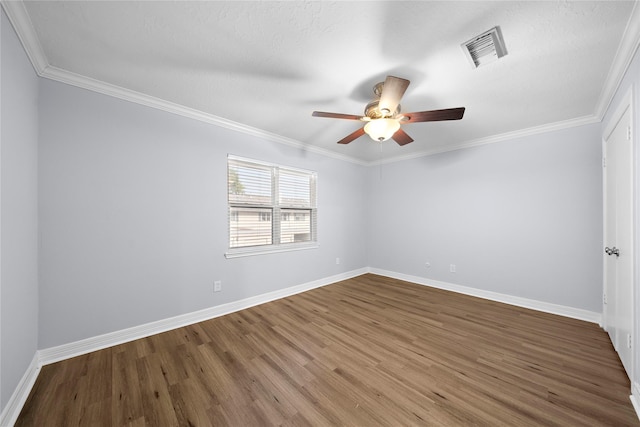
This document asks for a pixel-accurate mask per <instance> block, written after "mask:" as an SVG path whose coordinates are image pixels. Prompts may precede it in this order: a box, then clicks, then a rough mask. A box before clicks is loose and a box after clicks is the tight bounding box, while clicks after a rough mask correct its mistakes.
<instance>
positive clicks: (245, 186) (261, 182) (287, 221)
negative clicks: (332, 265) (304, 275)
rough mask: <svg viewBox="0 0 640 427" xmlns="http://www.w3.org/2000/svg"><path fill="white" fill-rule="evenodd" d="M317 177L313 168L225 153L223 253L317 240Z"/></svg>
mask: <svg viewBox="0 0 640 427" xmlns="http://www.w3.org/2000/svg"><path fill="white" fill-rule="evenodd" d="M316 179H317V175H316V173H315V172H311V171H305V170H300V169H294V168H288V167H285V166H278V165H273V164H268V163H264V162H259V161H256V160H250V159H244V158H240V157H235V156H229V157H228V161H227V182H228V204H229V252H227V256H234V255H237V256H239V255H244V254H253V253H257V252H270V251H274V250H291V249H298V248H307V247H309V245H310V244H313V243H315V242H316V240H317V231H316V227H317V207H316Z"/></svg>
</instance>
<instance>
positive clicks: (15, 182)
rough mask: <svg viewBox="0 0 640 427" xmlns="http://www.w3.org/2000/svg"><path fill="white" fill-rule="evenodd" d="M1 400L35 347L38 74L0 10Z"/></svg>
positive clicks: (9, 389)
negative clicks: (0, 94)
mask: <svg viewBox="0 0 640 427" xmlns="http://www.w3.org/2000/svg"><path fill="white" fill-rule="evenodd" d="M0 15H1V16H0V38H1V44H0V93H2V96H1V101H0V102H1V105H0V304H1V308H0V382H1V383H2V384H1V387H0V403H1V406H0V407H1V408H2V409H4V407H5V406H6V404H7V402H8V400H9V398H10V397H11V395H12V394H13V391H14V389H15V388H16V386H17V385H18V382H19V381H20V379H21V378H22V376H23V375H24V373H25V371H26V370H27V367H28V366H29V364H30V362H31V360H32V359H33V357H34V355H35V351H36V350H37V348H38V347H37V344H38V342H37V339H38V329H37V328H38V217H37V214H38V210H37V201H38V199H37V191H38V189H37V173H38V154H37V148H38V145H37V143H38V106H37V105H38V104H37V103H38V79H37V77H36V74H35V72H34V70H33V67H32V66H31V63H30V62H29V60H28V58H27V56H26V54H25V52H24V50H23V49H22V45H21V44H20V42H19V41H18V38H17V36H16V34H15V32H14V31H13V28H12V27H11V24H10V23H9V21H8V19H7V17H6V16H5V14H4V11H2V12H0Z"/></svg>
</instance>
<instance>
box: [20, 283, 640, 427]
mask: <svg viewBox="0 0 640 427" xmlns="http://www.w3.org/2000/svg"><path fill="white" fill-rule="evenodd" d="M629 394H630V384H629V380H628V378H627V377H626V375H625V373H624V370H623V368H622V365H621V363H620V360H619V358H618V356H617V354H616V353H615V351H614V349H613V347H612V345H611V343H610V341H609V339H608V337H607V334H606V333H605V332H604V331H603V330H602V329H600V328H599V327H598V326H597V325H595V324H592V323H588V322H583V321H579V320H574V319H568V318H564V317H560V316H555V315H551V314H546V313H541V312H536V311H532V310H527V309H523V308H519V307H513V306H509V305H506V304H501V303H497V302H493V301H487V300H482V299H478V298H474V297H470V296H466V295H460V294H455V293H452V292H447V291H444V290H440V289H432V288H428V287H424V286H419V285H415V284H411V283H407V282H402V281H399V280H394V279H389V278H384V277H381V276H375V275H371V274H366V275H362V276H359V277H356V278H354V279H350V280H346V281H343V282H339V283H335V284H332V285H329V286H325V287H322V288H318V289H314V290H311V291H308V292H305V293H302V294H298V295H294V296H291V297H288V298H284V299H281V300H278V301H273V302H270V303H267V304H262V305H260V306H256V307H252V308H249V309H247V310H243V311H241V312H237V313H232V314H229V315H227V316H223V317H219V318H216V319H212V320H209V321H206V322H201V323H198V324H195V325H190V326H186V327H183V328H177V329H175V330H172V331H168V332H165V333H162V334H158V335H154V336H152V337H147V338H144V339H140V340H136V341H132V342H129V343H125V344H120V345H117V346H114V347H112V348H109V349H105V350H101V351H97V352H94V353H91V354H88V355H83V356H79V357H75V358H73V359H69V360H65V361H61V362H58V363H55V364H52V365H48V366H44V367H43V368H42V370H41V372H40V375H39V377H38V379H37V381H36V383H35V385H34V387H33V389H32V391H31V394H30V395H29V397H28V399H27V402H26V403H25V406H24V408H23V410H22V412H21V414H20V417H19V418H18V421H17V423H16V426H61V425H92V426H142V425H169V426H170V425H180V426H183V425H184V426H206V425H216V426H218V425H221V426H223V425H231V426H235V425H243V426H252V425H255V426H258V425H259V426H263V425H281V426H305V425H310V426H311V425H382V426H384V425H389V426H394V425H415V424H426V425H481V426H483V425H486V426H495V425H525V426H526V425H587V426H589V425H593V426H596V425H619V426H625V425H626V426H640V422H639V421H638V418H637V417H636V414H635V412H634V410H633V407H632V405H631V403H630V401H629Z"/></svg>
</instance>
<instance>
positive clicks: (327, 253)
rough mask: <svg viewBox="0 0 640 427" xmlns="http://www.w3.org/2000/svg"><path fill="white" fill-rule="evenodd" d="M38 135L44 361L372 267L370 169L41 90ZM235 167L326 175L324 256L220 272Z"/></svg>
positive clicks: (75, 94)
mask: <svg viewBox="0 0 640 427" xmlns="http://www.w3.org/2000/svg"><path fill="white" fill-rule="evenodd" d="M40 127H41V132H40V176H39V185H40V196H39V202H40V235H41V248H40V277H41V284H40V292H41V294H40V323H39V325H40V328H39V337H40V339H39V346H40V348H48V347H51V346H56V345H60V344H64V343H68V342H72V341H76V340H80V339H83V338H88V337H93V336H96V335H99V334H104V333H107V332H112V331H117V330H121V329H123V328H128V327H132V326H137V325H140V324H143V323H146V322H152V321H156V320H161V319H165V318H168V317H171V316H175V315H179V314H184V313H189V312H193V311H195V310H199V309H203V308H207V307H211V306H215V305H219V304H222V303H226V302H231V301H236V300H239V299H242V298H247V297H250V296H255V295H259V294H262V293H266V292H270V291H275V290H279V289H282V288H286V287H289V286H294V285H299V284H303V283H306V282H310V281H313V280H317V279H322V278H325V277H328V276H332V275H335V274H339V273H342V272H346V271H351V270H354V269H359V268H363V267H366V266H367V256H366V236H367V230H366V225H365V223H364V222H363V221H362V218H365V217H366V215H367V211H366V207H367V206H366V198H365V189H366V177H367V176H366V168H364V167H362V166H358V165H357V164H354V163H349V162H344V161H341V160H336V159H332V158H328V157H326V156H321V155H317V154H314V153H311V152H308V151H306V150H303V149H298V148H294V147H289V146H285V145H282V144H277V143H272V142H268V141H264V140H260V139H258V138H256V137H253V136H248V135H245V134H242V133H238V132H234V131H230V130H227V129H223V128H220V127H217V126H214V125H210V124H206V123H202V122H199V121H195V120H192V119H188V118H184V117H180V116H176V115H172V114H169V113H165V112H163V111H159V110H155V109H151V108H148V107H144V106H140V105H137V104H133V103H129V102H126V101H122V100H119V99H115V98H111V97H107V96H104V95H101V94H97V93H93V92H90V91H86V90H83V89H79V88H76V87H72V86H68V85H64V84H61V83H56V82H53V81H49V80H45V79H43V80H41V81H40ZM229 153H230V154H235V155H239V156H243V157H249V158H254V159H258V160H263V161H268V162H273V163H278V164H281V165H287V166H293V167H298V168H304V169H310V170H315V171H317V172H318V175H319V178H318V204H319V209H318V229H319V248H317V249H311V250H304V251H296V252H286V253H278V254H269V255H260V256H252V257H246V258H237V259H225V258H224V253H225V251H226V250H227V236H228V231H227V205H226V200H227V196H226V159H227V154H229ZM336 257H340V259H341V263H340V265H336V262H335V259H336ZM214 280H222V292H220V293H215V294H214V293H213V292H212V284H213V281H214Z"/></svg>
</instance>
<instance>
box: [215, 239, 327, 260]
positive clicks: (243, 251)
mask: <svg viewBox="0 0 640 427" xmlns="http://www.w3.org/2000/svg"><path fill="white" fill-rule="evenodd" d="M319 247H320V245H318V243H316V242H311V243H285V244H281V245H265V246H264V247H262V246H250V247H246V248H230V249H229V250H227V252H225V253H224V257H225V258H226V259H234V258H242V257H248V256H255V255H266V254H279V253H281V252H292V251H305V250H307V249H318V248H319Z"/></svg>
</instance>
